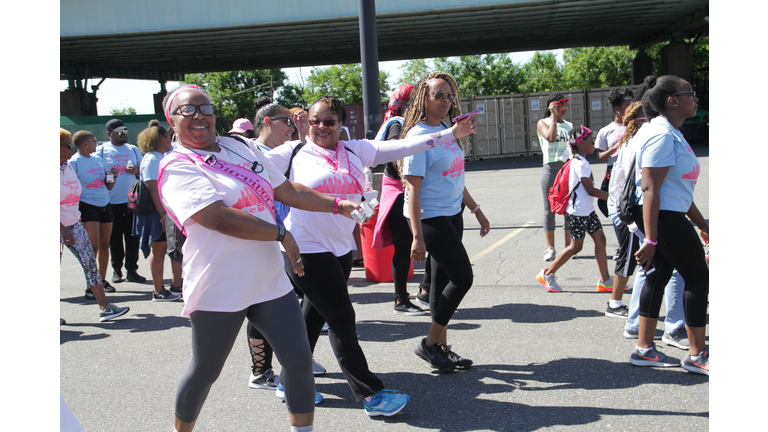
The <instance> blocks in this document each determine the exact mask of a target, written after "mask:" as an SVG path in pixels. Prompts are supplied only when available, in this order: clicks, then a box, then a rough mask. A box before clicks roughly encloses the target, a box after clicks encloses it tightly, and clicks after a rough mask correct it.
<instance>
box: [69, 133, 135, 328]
mask: <svg viewBox="0 0 768 432" xmlns="http://www.w3.org/2000/svg"><path fill="white" fill-rule="evenodd" d="M70 157H72V135H71V133H70V132H69V131H68V130H66V129H64V128H59V171H60V181H59V236H60V241H61V244H62V245H64V246H66V247H67V249H69V250H70V251H71V252H72V254H74V255H75V257H76V258H77V260H78V261H79V262H80V265H81V266H82V267H83V272H84V273H85V281H86V282H87V283H88V288H89V289H90V291H91V292H92V293H93V296H94V298H95V299H96V302H98V304H99V321H102V322H103V321H107V320H111V319H113V318H117V317H119V316H121V315H125V314H126V313H128V311H129V310H130V309H129V308H128V307H122V308H121V307H117V306H116V305H114V304H112V303H109V302H108V301H107V295H106V294H105V293H104V285H103V281H102V278H101V275H100V274H99V269H98V268H97V267H96V258H95V256H94V254H93V246H92V245H91V240H90V238H89V237H88V232H87V231H86V230H85V227H84V226H83V223H82V222H81V221H80V210H79V209H78V207H79V204H80V195H81V194H82V192H83V187H82V185H81V184H80V180H78V178H77V173H75V171H74V170H73V169H72V167H71V166H69V164H68V163H67V161H68V160H69V158H70ZM62 252H63V249H62V248H59V259H61V254H62ZM61 324H65V321H64V320H63V319H62V320H61Z"/></svg>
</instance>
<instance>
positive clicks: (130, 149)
mask: <svg viewBox="0 0 768 432" xmlns="http://www.w3.org/2000/svg"><path fill="white" fill-rule="evenodd" d="M96 155H97V156H100V157H102V158H103V159H104V160H106V161H107V163H108V164H110V165H113V166H114V167H115V168H117V172H118V174H117V178H116V179H115V186H114V187H113V188H112V190H111V191H109V202H110V203H112V204H125V203H127V202H128V190H130V189H131V186H133V184H134V183H135V182H136V176H134V175H133V174H130V173H128V172H127V171H125V168H126V167H127V166H128V162H131V163H132V164H133V165H135V166H137V167H140V166H141V158H142V156H141V152H140V151H139V149H138V148H137V147H136V146H133V145H131V144H127V143H126V144H123V145H121V146H115V145H113V144H112V143H104V144H102V145H100V146H99V147H98V148H97V149H96Z"/></svg>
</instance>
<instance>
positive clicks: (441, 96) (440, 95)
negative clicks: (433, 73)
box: [432, 91, 456, 102]
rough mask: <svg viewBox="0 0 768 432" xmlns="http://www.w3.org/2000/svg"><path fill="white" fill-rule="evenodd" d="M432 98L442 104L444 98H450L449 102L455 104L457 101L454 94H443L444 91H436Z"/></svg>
mask: <svg viewBox="0 0 768 432" xmlns="http://www.w3.org/2000/svg"><path fill="white" fill-rule="evenodd" d="M432 97H434V98H435V100H436V101H438V102H440V101H441V100H443V99H444V98H448V101H449V102H453V100H454V99H456V96H454V95H453V93H443V92H442V91H436V92H434V93H432Z"/></svg>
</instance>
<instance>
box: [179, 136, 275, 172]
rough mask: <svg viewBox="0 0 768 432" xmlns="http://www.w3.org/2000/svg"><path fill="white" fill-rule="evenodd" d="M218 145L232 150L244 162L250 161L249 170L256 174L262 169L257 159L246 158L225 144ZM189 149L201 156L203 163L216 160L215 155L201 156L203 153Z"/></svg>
mask: <svg viewBox="0 0 768 432" xmlns="http://www.w3.org/2000/svg"><path fill="white" fill-rule="evenodd" d="M219 147H221V148H223V149H225V150H227V151H229V152H232V153H234V154H236V155H237V156H239V157H240V159H243V160H244V161H246V162H250V163H251V171H253V172H255V173H256V174H258V173H260V172H262V171H264V165H262V164H260V163H259V161H252V160H250V159H248V158H246V157H245V156H243V155H241V154H240V153H238V152H236V151H234V150H232V149H230V148H229V147H226V146H224V145H222V144H221V143H219ZM189 150H191V151H192V153H194V154H196V155H198V156H200V157H201V158H203V161H205V163H207V164H208V165H213V164H215V163H216V162H217V161H218V159H217V158H216V156H214V155H212V154H210V155H208V156H205V157H203V155H201V154H200V153H198V152H196V151H194V150H192V149H189Z"/></svg>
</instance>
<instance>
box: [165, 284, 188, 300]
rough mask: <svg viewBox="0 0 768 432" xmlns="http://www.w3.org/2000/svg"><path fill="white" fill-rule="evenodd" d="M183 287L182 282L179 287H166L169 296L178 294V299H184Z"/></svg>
mask: <svg viewBox="0 0 768 432" xmlns="http://www.w3.org/2000/svg"><path fill="white" fill-rule="evenodd" d="M183 287H184V282H182V283H181V285H180V286H173V284H171V286H169V287H168V291H170V292H171V294H178V295H179V296H180V297H184V294H183V292H182V288H183Z"/></svg>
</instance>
